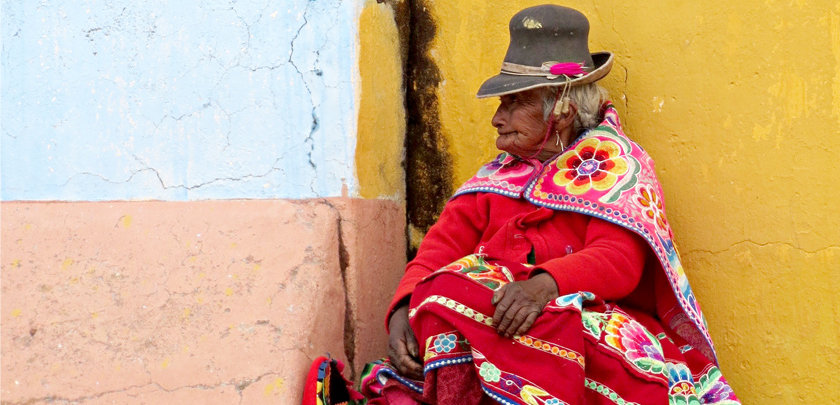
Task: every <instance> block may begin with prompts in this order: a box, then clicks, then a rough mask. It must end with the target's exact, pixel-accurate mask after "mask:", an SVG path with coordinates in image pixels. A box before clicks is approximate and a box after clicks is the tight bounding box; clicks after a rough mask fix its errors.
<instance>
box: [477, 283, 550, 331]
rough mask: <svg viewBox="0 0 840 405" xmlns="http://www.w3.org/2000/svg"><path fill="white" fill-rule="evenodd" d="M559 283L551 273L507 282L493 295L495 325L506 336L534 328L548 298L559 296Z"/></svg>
mask: <svg viewBox="0 0 840 405" xmlns="http://www.w3.org/2000/svg"><path fill="white" fill-rule="evenodd" d="M557 294H558V291H557V283H555V282H554V279H553V278H552V277H551V275H549V274H548V273H539V274H536V275H534V277H531V278H530V279H528V280H523V281H517V282H513V283H509V284H505V285H504V286H502V288H499V289H498V290H496V292H495V293H494V294H493V301H492V303H493V305H495V306H496V312H494V313H493V327H495V328H496V332H497V333H499V334H500V335H504V336H505V337H513V336H514V335H521V334H523V333H525V332H527V331H528V329H531V326H532V325H533V324H534V321H535V320H536V319H537V317H538V316H539V315H540V313H541V312H542V309H543V307H544V306H545V304H547V303H548V301H550V300H552V299H554V298H556V297H557Z"/></svg>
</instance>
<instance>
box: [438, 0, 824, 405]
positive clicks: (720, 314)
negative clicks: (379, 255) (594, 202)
mask: <svg viewBox="0 0 840 405" xmlns="http://www.w3.org/2000/svg"><path fill="white" fill-rule="evenodd" d="M540 3H542V1H513V2H501V3H500V2H492V3H491V2H486V1H483V0H471V1H458V2H438V1H435V2H433V1H428V2H426V6H427V7H429V8H430V9H431V10H432V13H433V15H434V17H435V20H436V22H437V37H436V38H435V41H434V44H433V46H432V49H431V51H430V52H429V56H430V57H431V58H432V59H433V60H434V61H435V62H436V64H437V66H438V67H439V69H440V72H441V74H442V76H443V80H442V82H441V84H440V87H439V89H438V94H439V99H440V119H441V126H442V128H441V130H442V131H443V133H444V134H445V137H446V139H447V141H448V142H447V143H448V145H449V149H448V150H447V151H446V152H447V153H449V154H450V155H451V157H452V161H453V172H454V177H455V178H454V184H456V185H457V184H460V183H461V182H463V181H464V180H466V179H467V178H469V177H470V176H471V175H472V174H473V173H474V172H475V170H476V169H477V168H478V167H479V166H480V165H481V164H482V162H484V161H486V160H487V159H489V158H491V157H492V156H494V155H495V153H496V151H495V150H494V138H495V137H494V135H495V131H494V129H493V128H492V127H491V125H490V118H491V117H492V115H493V111H494V109H495V107H496V105H497V101H496V100H492V99H491V100H487V101H485V100H476V98H475V92H476V90H477V89H478V87H479V85H480V84H481V82H482V81H483V80H484V79H486V78H487V77H489V76H491V75H494V74H496V73H497V72H498V70H499V66H500V64H501V61H502V59H503V57H504V53H505V50H506V47H507V42H508V32H507V24H508V21H509V19H510V17H511V16H512V15H513V14H514V13H515V12H517V11H518V10H520V9H522V8H525V7H527V6H532V5H536V4H540ZM564 4H565V5H568V6H571V7H574V8H577V9H579V10H581V11H582V12H583V13H584V14H586V15H587V16H588V17H589V20H590V23H591V26H592V29H591V34H590V46H591V49H592V50H593V51H597V50H611V51H613V52H615V53H616V65H615V67H614V68H613V71H612V73H611V74H610V75H609V76H608V77H607V78H606V79H604V80H603V81H602V84H603V86H604V87H606V88H607V89H608V90H609V91H610V93H611V95H612V99H613V100H614V102H615V103H616V104H617V107H618V110H619V112H620V114H621V116H622V117H623V124H624V126H625V129H626V132H627V133H628V134H629V135H630V136H631V137H632V138H634V139H635V140H637V141H638V142H639V143H640V144H641V145H642V146H644V147H645V148H646V149H647V151H648V152H649V153H650V154H651V155H652V156H653V157H654V159H655V160H656V161H657V171H658V174H659V176H660V180H661V181H662V183H663V185H664V188H665V194H666V201H667V203H668V205H667V207H668V215H669V219H670V222H671V224H672V226H673V228H674V231H675V233H676V237H677V241H678V242H679V247H680V251H681V253H682V256H683V260H684V262H685V268H686V272H687V273H688V274H689V277H690V280H691V281H692V284H693V286H694V288H695V292H696V294H697V296H698V297H699V300H700V302H701V303H702V304H703V308H704V310H705V312H706V315H707V318H708V321H709V326H710V329H711V332H712V335H713V337H714V338H715V340H716V345H717V348H718V352H719V356H720V362H721V366H722V369H723V371H724V373H725V375H726V376H727V378H728V379H729V380H730V382H731V384H732V386H733V387H734V389H735V390H736V392H737V394H738V395H739V396H740V397H741V398H742V399H743V400H744V403H748V404H764V403H791V404H792V403H830V402H834V400H835V399H836V398H837V396H838V395H840V388H838V385H837V384H836V381H837V380H838V378H840V351H838V350H837V347H838V346H840V323H838V315H837V314H838V313H840V295H839V294H837V291H840V282H838V280H837V279H836V277H835V275H836V274H837V271H838V270H840V215H837V214H838V211H837V209H836V207H835V205H836V204H834V201H836V200H837V199H838V198H840V191H838V188H837V187H835V186H834V185H833V183H834V182H835V177H836V176H834V173H835V172H837V171H838V169H840V163H838V160H837V158H836V151H837V150H839V149H840V137H837V136H836V134H837V129H836V128H837V125H838V124H840V4H839V3H837V2H836V1H834V0H819V1H811V2H804V1H773V0H768V1H757V0H747V1H740V2H732V1H714V2H667V1H662V0H658V1H649V2H608V3H605V2H599V1H579V0H578V1H575V0H573V1H568V2H565V3H564Z"/></svg>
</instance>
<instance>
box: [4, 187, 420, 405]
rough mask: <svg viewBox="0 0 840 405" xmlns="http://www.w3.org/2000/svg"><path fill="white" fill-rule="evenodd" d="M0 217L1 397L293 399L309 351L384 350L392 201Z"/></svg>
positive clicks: (47, 209) (395, 235)
mask: <svg viewBox="0 0 840 405" xmlns="http://www.w3.org/2000/svg"><path fill="white" fill-rule="evenodd" d="M0 208H2V211H0V215H2V218H3V221H2V240H0V245H2V255H1V256H2V263H1V264H0V269H1V270H0V275H1V276H2V280H0V281H2V283H1V284H2V291H0V293H1V295H2V306H0V307H1V308H2V313H1V314H0V322H2V325H3V327H2V336H0V337H1V338H2V339H1V341H0V352H1V353H2V365H3V370H2V377H0V383H1V384H0V385H2V393H0V395H2V398H3V403H4V404H6V403H9V404H17V403H27V404H40V403H86V404H87V403H91V404H95V403H188V402H193V403H208V404H209V403H219V404H222V403H224V404H230V403H243V404H245V403H247V404H251V403H284V404H292V403H299V401H300V398H301V392H302V387H303V380H304V377H305V375H306V371H307V369H308V367H309V364H310V362H311V361H312V360H313V359H314V358H315V357H316V356H319V355H324V354H326V353H331V354H332V355H333V356H334V357H336V358H339V359H342V360H345V361H346V360H350V362H349V363H348V364H349V365H350V367H349V368H348V369H347V375H348V376H351V375H353V374H354V373H355V372H358V370H359V369H360V367H361V364H362V363H363V362H365V361H370V360H372V359H374V358H376V357H378V356H381V355H382V354H383V353H385V350H386V339H387V336H386V335H385V334H384V333H383V332H382V330H383V324H382V322H383V321H382V319H383V314H384V312H385V310H386V308H387V304H388V300H389V298H390V296H391V292H392V291H393V290H394V288H395V286H396V283H397V281H398V280H399V277H400V275H401V274H400V271H398V269H400V268H401V267H402V265H403V264H404V263H405V253H404V252H405V242H404V241H403V240H404V237H403V229H404V226H405V225H404V224H405V222H404V221H405V220H404V211H403V208H402V207H401V206H400V205H399V204H396V203H394V202H392V201H383V200H359V199H356V200H351V199H340V198H336V199H319V200H301V201H243V200H239V201H237V200H233V201H205V202H181V203H178V202H111V203H90V202H84V203H24V202H5V203H3V204H2V206H0ZM395 270H396V271H395ZM371 280H376V282H371Z"/></svg>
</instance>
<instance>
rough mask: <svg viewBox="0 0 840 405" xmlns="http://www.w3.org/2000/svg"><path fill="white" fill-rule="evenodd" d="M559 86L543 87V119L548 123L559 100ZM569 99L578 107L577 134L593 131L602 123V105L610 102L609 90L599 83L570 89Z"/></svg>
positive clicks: (575, 127) (576, 118)
mask: <svg viewBox="0 0 840 405" xmlns="http://www.w3.org/2000/svg"><path fill="white" fill-rule="evenodd" d="M559 88H560V87H559V86H550V87H542V88H541V89H540V90H541V91H542V98H543V119H545V120H546V121H548V117H550V116H551V113H552V110H553V109H554V102H555V101H556V100H557V90H558V89H559ZM568 97H569V99H571V101H572V102H573V103H575V105H576V106H577V116H576V117H575V126H574V129H575V131H576V132H580V131H585V130H587V129H592V128H595V127H596V126H598V124H600V123H601V114H600V113H601V105H602V104H603V103H604V101H607V100H608V97H609V95H608V93H607V90H606V89H604V88H603V87H601V86H599V85H598V84H597V83H590V84H585V85H583V86H575V87H572V88H570V89H569V92H568Z"/></svg>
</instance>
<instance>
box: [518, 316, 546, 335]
mask: <svg viewBox="0 0 840 405" xmlns="http://www.w3.org/2000/svg"><path fill="white" fill-rule="evenodd" d="M539 315H540V311H531V312H530V313H528V316H526V317H525V321H524V322H522V324H521V325H519V328H517V329H516V332H515V333H514V335H523V334H525V332H528V329H531V326H532V325H533V324H534V321H536V320H537V317H538V316H539Z"/></svg>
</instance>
